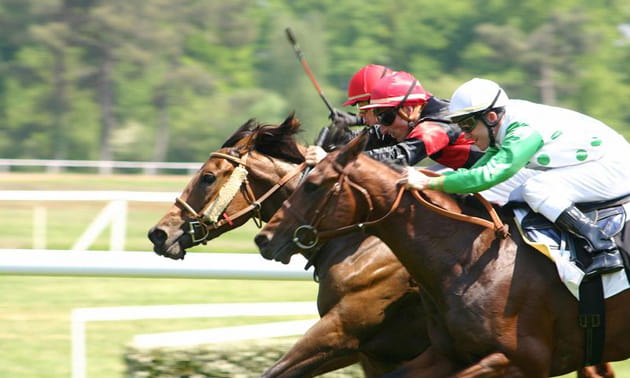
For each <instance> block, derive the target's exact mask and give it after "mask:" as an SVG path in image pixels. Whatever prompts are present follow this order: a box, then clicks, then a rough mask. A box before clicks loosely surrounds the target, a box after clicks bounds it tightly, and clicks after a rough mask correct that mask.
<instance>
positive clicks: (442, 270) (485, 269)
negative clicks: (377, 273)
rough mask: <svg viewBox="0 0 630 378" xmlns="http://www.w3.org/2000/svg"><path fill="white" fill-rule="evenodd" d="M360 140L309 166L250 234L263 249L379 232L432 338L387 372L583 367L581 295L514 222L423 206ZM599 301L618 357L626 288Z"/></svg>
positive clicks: (623, 353) (609, 356)
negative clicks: (504, 228) (500, 231)
mask: <svg viewBox="0 0 630 378" xmlns="http://www.w3.org/2000/svg"><path fill="white" fill-rule="evenodd" d="M365 142H366V138H365V135H363V136H359V137H357V138H355V140H353V141H351V142H350V143H349V144H348V145H347V146H345V147H343V148H342V149H340V150H337V151H335V152H333V153H330V154H329V155H328V156H327V157H326V158H325V159H324V160H322V161H321V162H320V163H319V164H318V165H316V166H315V168H314V169H313V170H312V171H311V173H310V174H309V175H308V176H307V177H306V179H305V181H304V182H303V183H302V184H301V185H300V186H299V187H298V188H297V189H296V191H295V192H294V193H293V194H292V195H291V197H289V199H288V200H287V201H286V202H285V203H284V204H283V207H282V208H281V209H280V210H278V211H277V212H276V214H275V215H274V216H273V217H272V219H271V220H270V221H269V222H268V223H267V225H266V226H265V227H264V228H263V230H262V231H261V232H260V233H259V234H258V235H257V236H256V238H255V241H256V244H257V245H258V247H259V249H260V251H261V253H262V254H263V256H264V257H266V258H268V259H274V260H278V261H282V262H287V261H289V259H290V257H291V255H292V254H293V253H295V250H296V248H295V242H296V241H297V242H300V243H301V244H303V245H304V244H309V245H314V244H316V241H317V238H319V239H322V240H326V239H328V238H334V237H338V236H341V235H345V234H347V233H351V232H355V231H359V230H361V231H365V232H367V233H368V234H370V235H375V236H377V237H379V238H380V239H381V240H383V241H384V242H385V243H386V244H387V245H388V246H389V247H390V249H391V250H392V251H393V252H394V254H395V255H396V256H397V257H398V259H399V260H400V261H401V262H402V264H403V265H404V266H405V267H406V268H407V270H408V271H409V272H410V273H411V276H412V277H413V278H414V279H415V280H416V281H417V282H418V283H419V284H420V287H421V291H420V293H421V296H422V297H423V300H424V302H423V303H424V306H425V311H426V316H425V319H426V320H427V321H428V325H427V329H428V334H429V339H430V343H431V346H430V347H429V348H428V349H427V350H426V351H425V352H424V353H423V354H422V355H420V356H419V357H418V358H417V359H416V360H415V361H414V362H413V364H410V365H408V366H406V367H403V368H401V369H400V370H398V371H397V372H395V373H394V374H392V376H396V377H406V376H409V377H446V376H459V377H490V376H501V377H528V378H535V377H548V376H556V375H562V374H566V373H568V372H571V371H574V370H578V369H580V368H581V367H582V366H583V365H584V356H585V353H584V333H583V330H582V329H581V328H580V327H579V326H578V322H577V319H578V302H577V301H576V299H575V297H573V296H572V295H571V294H570V293H569V291H568V290H567V288H566V287H565V286H564V284H563V283H562V282H561V281H560V279H559V277H558V274H557V272H556V270H555V267H554V266H553V264H551V263H550V262H549V261H548V260H547V258H546V257H544V256H543V255H542V254H540V253H538V252H536V251H535V250H533V249H532V248H531V247H529V246H528V245H526V244H525V243H524V242H523V240H522V239H520V237H519V236H518V235H517V234H518V232H517V231H514V233H512V235H503V236H504V238H499V237H497V235H496V233H495V230H493V229H491V228H486V227H483V226H480V225H477V224H472V223H466V222H462V221H460V220H456V219H452V218H449V217H446V216H444V215H442V214H438V213H437V212H435V211H432V210H429V209H428V208H427V207H426V206H424V205H422V204H420V203H419V202H418V200H417V198H416V197H414V195H413V192H411V191H404V188H401V187H399V186H398V185H397V180H398V179H399V177H400V173H401V167H394V166H388V165H385V164H383V163H380V162H377V161H375V160H373V159H371V158H369V157H367V156H366V155H364V154H361V151H362V149H363V145H364V144H365ZM416 195H420V196H422V197H423V198H425V199H427V200H428V201H430V202H431V203H433V204H438V205H440V206H441V207H445V208H451V209H455V210H456V211H459V212H460V213H465V214H470V215H475V216H478V217H486V218H487V217H488V215H487V212H486V210H484V209H483V208H479V207H478V206H475V204H474V202H473V203H471V202H470V201H468V200H465V201H464V200H462V198H460V197H456V196H453V195H449V194H445V193H442V192H435V191H430V190H425V191H423V192H422V193H419V192H416ZM397 200H399V201H400V202H399V206H395V203H396V202H397ZM509 222H510V221H508V224H509V226H510V229H511V230H516V227H515V225H514V224H513V223H509ZM605 307H606V325H605V332H606V335H607V337H606V340H605V345H604V353H603V360H604V361H618V360H623V359H626V358H628V356H630V343H628V342H627V340H628V339H629V337H630V323H629V322H628V321H627V315H628V313H629V311H630V291H629V290H626V291H623V292H622V293H619V294H617V295H615V296H613V297H611V298H609V299H607V300H606V303H605ZM445 361H447V362H448V363H449V364H447V365H444V363H445ZM602 365H603V366H604V367H606V364H602ZM607 367H608V368H609V366H607ZM414 369H416V370H414ZM462 369H465V370H463V371H462ZM593 370H595V369H593ZM593 370H591V371H590V373H594V372H593ZM583 373H584V374H589V371H585V372H583ZM610 374H612V372H610Z"/></svg>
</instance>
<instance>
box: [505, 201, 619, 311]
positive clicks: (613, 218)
mask: <svg viewBox="0 0 630 378" xmlns="http://www.w3.org/2000/svg"><path fill="white" fill-rule="evenodd" d="M510 208H511V209H512V211H513V213H514V218H515V221H516V225H517V228H518V230H519V232H520V234H521V236H522V237H523V240H524V241H525V242H526V243H527V244H529V245H530V246H532V247H533V248H535V249H536V250H538V251H540V252H541V253H542V254H544V255H545V256H547V257H548V258H549V259H550V260H551V261H553V262H554V263H555V265H556V269H557V270H558V275H559V276H560V279H561V280H562V282H563V283H564V284H565V286H566V287H567V289H569V291H570V292H571V294H573V296H575V297H576V298H577V299H578V300H579V299H580V295H579V288H580V283H581V282H582V279H583V278H584V272H583V271H582V269H581V268H580V267H581V266H582V267H584V266H587V265H588V263H590V257H588V254H587V253H586V252H585V251H584V248H583V246H584V243H585V242H584V241H583V240H581V239H579V238H577V237H575V236H573V235H572V234H570V233H568V232H565V231H561V230H560V229H558V228H557V227H555V225H554V224H553V223H551V222H550V221H548V220H547V219H546V218H544V217H543V216H542V215H540V214H537V213H534V212H533V211H532V210H531V209H530V208H529V207H528V206H527V205H526V204H524V203H511V204H510ZM583 211H584V212H585V214H586V215H587V216H589V217H590V218H591V219H594V220H595V221H596V222H597V224H598V225H599V227H601V228H602V230H604V232H605V233H606V234H607V235H610V236H612V237H614V239H615V241H616V242H617V245H618V246H619V249H620V251H621V253H622V255H625V256H623V260H624V264H625V265H626V269H624V270H620V271H617V272H613V273H609V274H604V275H602V284H603V287H604V298H609V297H612V296H613V295H615V294H618V293H620V292H622V291H624V290H626V289H628V288H630V282H629V281H628V273H627V270H628V261H629V259H628V252H630V248H629V247H630V240H628V239H630V238H628V239H626V237H625V236H626V234H628V233H629V232H630V227H629V226H628V225H629V224H630V219H629V218H630V216H629V215H630V202H626V203H624V204H618V205H615V206H612V207H606V208H601V209H593V210H590V211H586V210H583Z"/></svg>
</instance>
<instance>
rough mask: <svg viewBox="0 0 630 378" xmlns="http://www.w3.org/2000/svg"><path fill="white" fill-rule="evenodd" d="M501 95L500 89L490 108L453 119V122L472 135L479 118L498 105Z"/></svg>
mask: <svg viewBox="0 0 630 378" xmlns="http://www.w3.org/2000/svg"><path fill="white" fill-rule="evenodd" d="M500 94H501V90H500V89H499V91H498V92H497V95H496V96H494V100H492V102H491V103H490V105H488V107H486V108H485V109H483V110H480V111H477V112H474V113H468V114H463V115H461V116H457V117H452V118H451V122H453V123H456V124H457V125H458V126H459V128H460V129H462V131H463V132H465V133H471V132H472V131H473V130H474V129H475V127H476V126H477V121H478V120H479V118H481V117H483V116H484V115H485V114H486V113H488V112H489V111H491V110H492V108H493V107H494V104H496V102H497V100H498V99H499V95H500Z"/></svg>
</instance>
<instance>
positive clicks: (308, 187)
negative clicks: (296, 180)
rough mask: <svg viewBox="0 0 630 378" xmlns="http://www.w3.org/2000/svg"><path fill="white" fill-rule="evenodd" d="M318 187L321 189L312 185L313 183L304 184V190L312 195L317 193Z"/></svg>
mask: <svg viewBox="0 0 630 378" xmlns="http://www.w3.org/2000/svg"><path fill="white" fill-rule="evenodd" d="M318 187H319V185H317V184H315V183H312V182H309V181H307V182H305V183H304V190H305V191H306V192H307V193H311V192H314V191H316V190H317V188H318Z"/></svg>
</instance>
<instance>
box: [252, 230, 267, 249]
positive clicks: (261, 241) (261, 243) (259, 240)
mask: <svg viewBox="0 0 630 378" xmlns="http://www.w3.org/2000/svg"><path fill="white" fill-rule="evenodd" d="M254 243H256V245H257V246H258V249H260V250H261V251H263V250H264V249H265V248H267V245H268V244H269V238H268V237H267V235H266V234H264V233H262V232H260V233H258V235H256V237H255V238H254Z"/></svg>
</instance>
